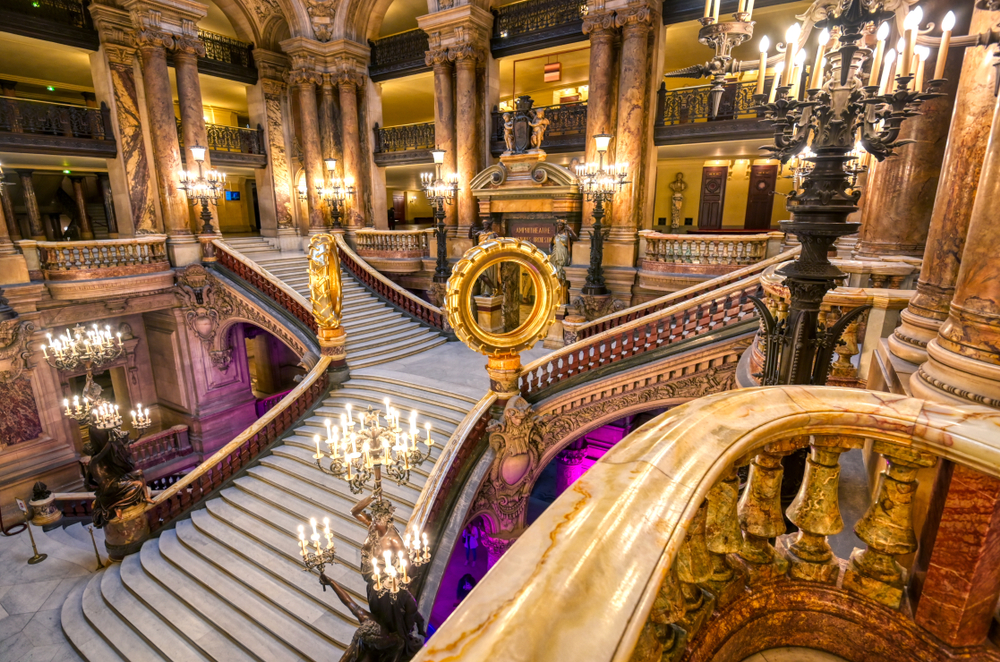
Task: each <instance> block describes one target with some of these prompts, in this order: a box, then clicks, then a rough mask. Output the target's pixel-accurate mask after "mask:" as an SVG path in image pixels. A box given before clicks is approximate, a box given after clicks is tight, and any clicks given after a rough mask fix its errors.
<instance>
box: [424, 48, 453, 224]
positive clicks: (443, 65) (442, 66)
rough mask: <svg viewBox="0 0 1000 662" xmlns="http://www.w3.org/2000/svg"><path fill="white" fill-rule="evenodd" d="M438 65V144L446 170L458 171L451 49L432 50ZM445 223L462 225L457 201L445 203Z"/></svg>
mask: <svg viewBox="0 0 1000 662" xmlns="http://www.w3.org/2000/svg"><path fill="white" fill-rule="evenodd" d="M425 61H426V62H427V64H428V66H431V67H433V69H434V144H435V146H436V147H437V149H443V150H444V163H443V164H442V166H441V170H442V172H444V173H445V174H446V175H447V174H450V173H453V172H456V158H455V157H456V146H455V85H454V80H453V76H454V72H455V67H454V65H453V64H452V63H451V60H450V59H448V51H447V49H439V50H435V51H428V52H427V56H426V58H425ZM444 224H445V225H446V226H448V227H449V228H454V227H456V226H457V225H458V212H457V210H456V209H455V205H445V216H444Z"/></svg>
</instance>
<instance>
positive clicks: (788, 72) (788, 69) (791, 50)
mask: <svg viewBox="0 0 1000 662" xmlns="http://www.w3.org/2000/svg"><path fill="white" fill-rule="evenodd" d="M801 32H802V28H801V27H799V24H798V23H792V27H790V28H788V30H787V31H786V32H785V78H784V80H782V81H781V85H782V87H787V86H788V81H789V80H790V79H791V77H792V69H793V66H794V64H795V48H796V46H797V43H798V40H799V34H800V33H801Z"/></svg>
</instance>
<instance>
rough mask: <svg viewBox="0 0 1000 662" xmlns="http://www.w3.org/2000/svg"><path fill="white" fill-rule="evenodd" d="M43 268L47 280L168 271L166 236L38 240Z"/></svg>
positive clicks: (40, 261)
mask: <svg viewBox="0 0 1000 662" xmlns="http://www.w3.org/2000/svg"><path fill="white" fill-rule="evenodd" d="M36 247H37V249H38V259H39V263H40V266H41V270H42V271H43V272H44V274H45V276H46V278H47V279H50V280H68V279H77V278H101V277H115V276H127V275H133V274H141V273H150V272H153V271H167V270H169V269H170V261H169V259H168V258H167V238H166V235H146V236H143V237H130V238H127V239H96V240H88V241H39V242H37V244H36Z"/></svg>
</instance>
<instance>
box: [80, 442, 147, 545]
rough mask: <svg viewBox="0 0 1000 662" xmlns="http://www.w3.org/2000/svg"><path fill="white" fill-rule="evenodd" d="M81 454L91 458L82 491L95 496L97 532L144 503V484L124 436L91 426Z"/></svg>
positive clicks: (144, 481)
mask: <svg viewBox="0 0 1000 662" xmlns="http://www.w3.org/2000/svg"><path fill="white" fill-rule="evenodd" d="M83 451H84V453H86V454H88V455H90V462H89V463H87V469H86V475H85V476H84V487H85V488H86V489H88V490H93V492H94V515H93V517H94V526H96V527H97V528H99V529H100V528H102V527H103V526H104V525H105V524H107V523H108V522H109V521H111V520H113V519H115V518H117V517H121V514H122V511H124V510H126V509H128V508H131V507H132V506H137V505H139V504H141V503H143V502H145V501H146V500H147V499H146V480H145V478H143V475H142V471H140V470H137V469H136V468H135V463H134V462H133V461H132V453H131V451H130V450H129V436H128V433H127V432H123V431H122V430H121V428H112V429H110V430H102V429H100V428H96V427H94V426H91V427H90V440H89V441H88V442H87V443H86V444H84V448H83Z"/></svg>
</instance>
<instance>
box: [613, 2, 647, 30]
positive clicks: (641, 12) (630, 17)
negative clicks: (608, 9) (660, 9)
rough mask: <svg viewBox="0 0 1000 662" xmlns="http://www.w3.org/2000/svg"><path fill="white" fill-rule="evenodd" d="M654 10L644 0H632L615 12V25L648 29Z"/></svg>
mask: <svg viewBox="0 0 1000 662" xmlns="http://www.w3.org/2000/svg"><path fill="white" fill-rule="evenodd" d="M655 16H656V12H655V11H654V9H653V8H652V7H651V6H650V4H649V3H648V2H646V0H633V1H632V2H629V3H628V7H627V8H625V9H623V10H620V11H617V12H615V25H616V26H618V27H620V28H628V27H641V28H644V29H649V28H650V27H652V25H653V19H654V18H655Z"/></svg>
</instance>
